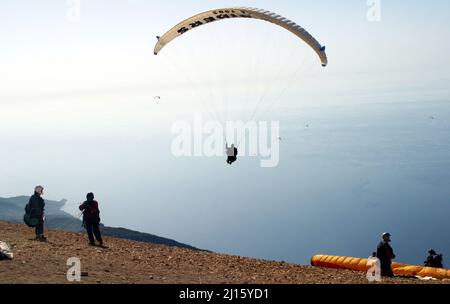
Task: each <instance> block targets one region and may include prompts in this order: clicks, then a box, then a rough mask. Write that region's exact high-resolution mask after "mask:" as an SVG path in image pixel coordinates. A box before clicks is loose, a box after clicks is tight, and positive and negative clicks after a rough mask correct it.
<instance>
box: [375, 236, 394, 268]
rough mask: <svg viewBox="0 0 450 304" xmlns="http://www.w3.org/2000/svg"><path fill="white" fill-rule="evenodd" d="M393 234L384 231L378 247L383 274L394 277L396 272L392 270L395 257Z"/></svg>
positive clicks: (378, 256)
mask: <svg viewBox="0 0 450 304" xmlns="http://www.w3.org/2000/svg"><path fill="white" fill-rule="evenodd" d="M390 242H391V234H390V233H387V232H385V233H383V236H382V241H381V242H380V244H378V247H377V258H378V259H379V260H380V263H381V275H382V276H385V277H393V276H394V273H393V272H392V267H391V264H392V260H393V259H395V254H394V250H393V249H392V247H391V245H390V244H389V243H390Z"/></svg>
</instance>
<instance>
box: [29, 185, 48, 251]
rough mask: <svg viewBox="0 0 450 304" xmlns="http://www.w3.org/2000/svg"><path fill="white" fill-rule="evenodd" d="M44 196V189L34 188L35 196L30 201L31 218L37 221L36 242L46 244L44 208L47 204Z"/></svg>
mask: <svg viewBox="0 0 450 304" xmlns="http://www.w3.org/2000/svg"><path fill="white" fill-rule="evenodd" d="M42 195H44V187H42V186H36V187H35V188H34V194H33V195H32V196H31V197H30V200H29V201H28V206H29V210H30V217H31V218H33V219H35V220H36V222H37V224H36V226H35V233H36V240H38V241H41V242H45V241H46V240H47V238H46V237H45V236H44V216H45V215H44V208H45V202H44V199H43V198H42Z"/></svg>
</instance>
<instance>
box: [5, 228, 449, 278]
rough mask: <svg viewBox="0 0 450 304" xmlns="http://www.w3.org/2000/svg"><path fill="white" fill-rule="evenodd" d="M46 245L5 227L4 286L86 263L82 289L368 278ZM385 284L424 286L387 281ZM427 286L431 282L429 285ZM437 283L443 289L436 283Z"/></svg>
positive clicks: (75, 244)
mask: <svg viewBox="0 0 450 304" xmlns="http://www.w3.org/2000/svg"><path fill="white" fill-rule="evenodd" d="M47 236H48V238H49V241H48V242H47V243H40V242H36V241H33V240H31V239H32V237H33V230H32V229H30V228H28V227H26V226H24V225H18V224H11V223H5V222H0V240H1V241H5V242H7V243H8V244H9V245H10V246H11V247H12V248H11V249H12V251H13V252H14V255H15V256H14V260H12V261H0V283H69V282H68V281H67V279H66V273H67V270H68V269H69V267H68V266H66V261H67V259H68V258H70V257H78V258H79V259H80V260H81V268H82V269H81V271H82V272H84V273H85V274H84V276H83V277H82V278H81V283H90V284H92V283H93V284H98V283H127V284H130V283H145V284H160V283H166V284H175V283H188V284H190V283H227V284H228V283H238V284H240V283H251V284H260V283H262V284H265V283H275V284H278V283H287V284H299V283H301V284H304V283H307V284H314V283H326V284H328V283H357V284H359V283H361V284H366V283H367V280H366V278H365V274H364V273H359V272H354V271H346V270H333V269H321V268H314V267H311V266H302V265H294V264H288V263H282V262H273V261H265V260H258V259H250V258H245V257H239V256H230V255H224V254H216V253H208V252H198V251H191V250H188V249H180V248H174V247H167V246H163V245H152V244H147V243H139V242H134V241H128V240H123V239H114V238H106V240H105V244H106V245H107V246H108V248H107V249H102V248H98V247H89V246H87V240H86V236H85V235H84V234H76V233H68V232H62V231H48V233H47ZM384 283H398V284H401V283H423V282H422V281H419V280H414V279H401V278H394V279H387V280H385V281H384ZM427 283H428V282H427ZM434 283H441V282H440V281H439V282H434Z"/></svg>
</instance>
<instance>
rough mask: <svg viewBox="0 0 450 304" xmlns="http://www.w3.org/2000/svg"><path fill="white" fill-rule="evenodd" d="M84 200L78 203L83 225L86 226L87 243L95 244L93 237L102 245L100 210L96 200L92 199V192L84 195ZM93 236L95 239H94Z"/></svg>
mask: <svg viewBox="0 0 450 304" xmlns="http://www.w3.org/2000/svg"><path fill="white" fill-rule="evenodd" d="M86 199H87V200H86V201H85V202H84V203H82V204H81V205H80V210H81V211H83V226H84V227H85V228H86V231H87V234H88V238H89V245H91V246H95V239H97V242H99V244H100V246H103V239H102V235H101V233H100V210H99V209H98V202H97V201H96V200H94V193H92V192H91V193H88V194H87V195H86ZM94 236H95V239H94Z"/></svg>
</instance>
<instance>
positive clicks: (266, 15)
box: [154, 7, 328, 67]
mask: <svg viewBox="0 0 450 304" xmlns="http://www.w3.org/2000/svg"><path fill="white" fill-rule="evenodd" d="M231 18H253V19H259V20H263V21H267V22H270V23H273V24H276V25H278V26H281V27H283V28H284V29H286V30H288V31H290V32H291V33H293V34H294V35H296V36H297V37H299V38H300V39H302V40H303V41H304V42H306V43H307V44H308V45H309V46H310V47H311V48H312V49H313V50H314V51H315V52H316V53H317V55H318V56H319V58H320V61H321V63H322V66H324V67H325V66H327V64H328V59H327V55H326V53H325V46H322V45H321V44H320V43H319V42H318V41H317V40H316V39H315V38H314V37H313V36H312V35H311V34H310V33H308V32H307V31H306V30H305V29H304V28H302V27H301V26H300V25H298V24H296V23H295V22H293V21H291V20H289V19H287V18H285V17H283V16H280V15H278V14H275V13H273V12H270V11H266V10H263V9H258V8H251V7H231V8H221V9H215V10H210V11H207V12H203V13H200V14H197V15H195V16H192V17H190V18H188V19H186V20H184V21H182V22H180V23H179V24H177V25H176V26H174V27H173V28H172V29H170V30H169V31H168V32H167V33H165V34H164V35H163V36H162V37H160V36H156V38H157V40H158V42H157V43H156V45H155V49H154V54H155V55H158V53H159V52H160V51H161V50H162V49H163V48H164V47H165V46H166V45H167V44H168V43H170V42H171V41H172V40H174V39H176V38H177V37H179V36H181V35H183V34H185V33H187V32H188V31H190V30H192V29H194V28H197V27H199V26H202V25H205V24H209V23H212V22H216V21H221V20H226V19H231Z"/></svg>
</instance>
